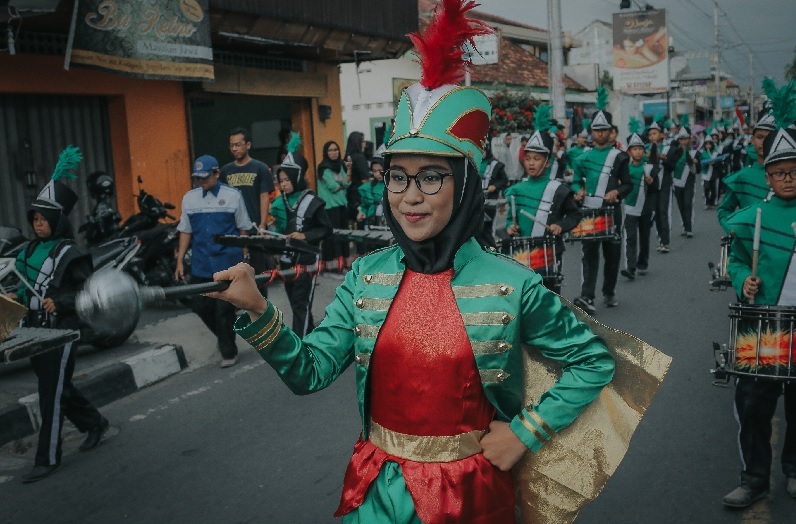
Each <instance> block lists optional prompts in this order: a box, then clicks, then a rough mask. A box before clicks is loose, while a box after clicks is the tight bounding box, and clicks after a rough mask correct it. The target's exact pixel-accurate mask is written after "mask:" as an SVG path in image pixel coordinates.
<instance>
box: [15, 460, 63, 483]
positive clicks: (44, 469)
mask: <svg viewBox="0 0 796 524" xmlns="http://www.w3.org/2000/svg"><path fill="white" fill-rule="evenodd" d="M60 467H61V463H60V462H59V463H58V464H53V465H52V466H34V467H33V469H31V470H30V472H28V474H27V475H25V476H24V477H22V483H23V484H30V483H31V482H38V481H40V480H42V479H44V478H47V477H49V476H50V475H52V474H53V473H55V472H56V471H57V470H58V468H60Z"/></svg>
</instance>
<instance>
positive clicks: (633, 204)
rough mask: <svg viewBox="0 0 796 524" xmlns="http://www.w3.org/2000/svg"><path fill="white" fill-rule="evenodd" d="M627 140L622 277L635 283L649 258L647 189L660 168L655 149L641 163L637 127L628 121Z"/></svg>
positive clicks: (655, 180)
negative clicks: (627, 183)
mask: <svg viewBox="0 0 796 524" xmlns="http://www.w3.org/2000/svg"><path fill="white" fill-rule="evenodd" d="M629 127H630V136H628V137H627V153H628V155H629V156H630V162H629V163H628V173H629V176H630V182H631V183H632V184H633V189H632V190H631V191H630V193H629V194H628V195H627V197H625V200H624V206H625V258H626V259H627V269H623V270H622V275H623V276H624V277H626V278H627V279H629V280H635V278H636V271H637V270H638V274H639V275H644V274H646V273H647V267H648V266H649V258H650V231H651V229H652V210H653V205H654V200H653V199H650V200H649V201H648V200H647V196H648V188H650V187H655V186H657V184H658V173H659V172H660V166H659V165H658V159H657V146H653V148H652V151H651V154H650V158H649V163H645V162H644V153H645V151H644V141H643V140H642V139H641V137H640V136H639V135H638V131H639V130H640V127H641V123H640V122H639V121H638V120H636V119H635V118H631V119H630V126H629Z"/></svg>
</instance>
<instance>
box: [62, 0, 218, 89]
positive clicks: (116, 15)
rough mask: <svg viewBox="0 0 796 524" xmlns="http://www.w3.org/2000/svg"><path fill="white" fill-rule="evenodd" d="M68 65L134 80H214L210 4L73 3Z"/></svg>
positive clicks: (187, 0) (162, 0) (164, 0)
mask: <svg viewBox="0 0 796 524" xmlns="http://www.w3.org/2000/svg"><path fill="white" fill-rule="evenodd" d="M68 48H69V49H68V50H67V62H66V68H67V69H68V68H69V63H70V62H71V63H72V64H80V65H81V66H87V67H92V68H98V69H105V70H111V71H115V72H117V73H123V74H126V75H130V76H135V77H138V78H154V79H164V80H212V79H213V78H214V73H213V48H212V45H211V42H210V17H209V16H208V0H179V1H176V0H146V1H142V2H125V1H123V0H75V8H74V17H73V19H72V28H71V31H70V33H69V44H68Z"/></svg>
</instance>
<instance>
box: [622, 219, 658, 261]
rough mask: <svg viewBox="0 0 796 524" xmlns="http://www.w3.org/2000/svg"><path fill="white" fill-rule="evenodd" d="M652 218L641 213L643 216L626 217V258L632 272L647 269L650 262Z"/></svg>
mask: <svg viewBox="0 0 796 524" xmlns="http://www.w3.org/2000/svg"><path fill="white" fill-rule="evenodd" d="M651 230H652V216H651V215H650V214H649V213H644V212H642V213H641V216H637V217H636V216H632V215H625V257H626V258H627V268H628V269H629V270H631V271H635V270H636V269H647V267H648V266H649V261H650V232H651Z"/></svg>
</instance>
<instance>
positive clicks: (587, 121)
mask: <svg viewBox="0 0 796 524" xmlns="http://www.w3.org/2000/svg"><path fill="white" fill-rule="evenodd" d="M581 125H582V126H583V129H585V130H586V131H588V130H589V126H590V125H591V119H589V118H584V119H583V120H582V121H581Z"/></svg>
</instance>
